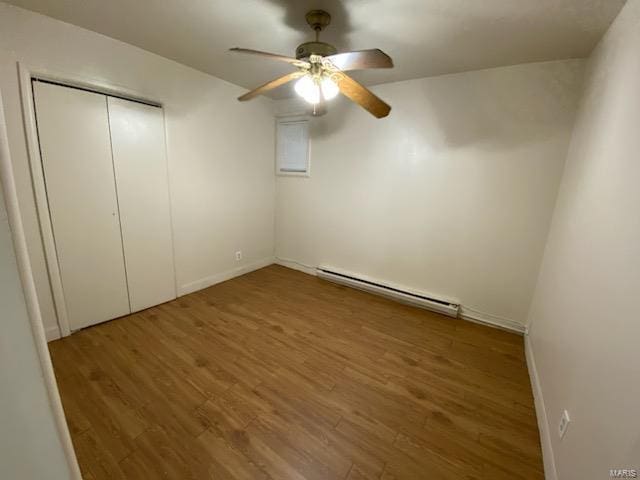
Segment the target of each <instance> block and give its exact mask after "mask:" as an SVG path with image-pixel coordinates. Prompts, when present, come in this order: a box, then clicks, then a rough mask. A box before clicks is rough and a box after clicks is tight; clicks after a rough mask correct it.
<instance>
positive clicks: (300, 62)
mask: <svg viewBox="0 0 640 480" xmlns="http://www.w3.org/2000/svg"><path fill="white" fill-rule="evenodd" d="M229 51H230V52H236V53H245V54H248V55H256V56H259V57H265V58H270V59H271V60H278V61H281V62H287V63H291V64H292V65H296V66H297V65H308V62H305V61H304V60H298V59H297V58H293V57H287V56H285V55H278V54H276V53H268V52H260V51H258V50H251V49H249V48H238V47H234V48H230V49H229Z"/></svg>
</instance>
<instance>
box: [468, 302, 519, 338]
mask: <svg viewBox="0 0 640 480" xmlns="http://www.w3.org/2000/svg"><path fill="white" fill-rule="evenodd" d="M460 318H462V319H463V320H468V321H470V322H474V323H481V324H483V325H488V326H490V327H495V328H500V329H502V330H507V331H509V332H514V333H518V334H520V335H524V334H526V333H527V327H526V326H525V325H522V324H521V323H519V322H516V321H515V320H511V319H510V318H505V317H500V316H498V315H492V314H490V313H484V312H481V311H479V310H475V309H473V308H470V307H466V306H464V305H460Z"/></svg>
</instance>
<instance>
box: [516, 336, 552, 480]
mask: <svg viewBox="0 0 640 480" xmlns="http://www.w3.org/2000/svg"><path fill="white" fill-rule="evenodd" d="M524 352H525V355H526V357H527V369H528V370H529V379H530V380H531V389H532V390H533V400H534V403H535V407H536V418H537V419H538V430H539V431H540V444H541V445H542V460H543V463H544V477H545V479H546V480H558V473H557V471H556V463H555V459H554V456H553V448H552V446H551V432H550V431H549V419H548V417H547V409H546V407H545V405H544V398H543V397H542V388H541V386H540V377H538V370H537V368H536V362H535V359H534V358H533V349H532V348H531V339H530V337H529V335H525V336H524Z"/></svg>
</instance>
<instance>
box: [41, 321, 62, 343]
mask: <svg viewBox="0 0 640 480" xmlns="http://www.w3.org/2000/svg"><path fill="white" fill-rule="evenodd" d="M44 337H45V338H46V339H47V342H52V341H53V340H58V339H59V338H61V337H62V335H60V328H59V327H58V326H57V325H56V326H54V327H47V328H45V329H44Z"/></svg>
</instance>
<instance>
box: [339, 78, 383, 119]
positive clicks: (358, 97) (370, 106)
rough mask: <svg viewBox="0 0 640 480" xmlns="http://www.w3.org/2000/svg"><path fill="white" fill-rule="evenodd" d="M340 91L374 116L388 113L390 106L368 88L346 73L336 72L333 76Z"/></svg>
mask: <svg viewBox="0 0 640 480" xmlns="http://www.w3.org/2000/svg"><path fill="white" fill-rule="evenodd" d="M332 78H334V79H335V81H336V83H337V84H338V87H339V88H340V93H342V94H343V95H344V96H345V97H347V98H348V99H350V100H352V101H353V102H355V103H357V104H358V105H360V106H361V107H362V108H364V109H365V110H367V111H368V112H369V113H371V114H372V115H373V116H374V117H376V118H383V117H386V116H387V115H389V112H390V111H391V107H390V106H389V105H387V104H386V103H385V102H383V101H382V100H380V99H379V98H378V97H376V96H375V95H374V94H373V93H372V92H371V91H370V90H369V89H367V88H365V87H363V86H362V85H360V84H359V83H358V82H356V81H355V80H354V79H353V78H351V77H350V76H349V75H347V74H346V73H343V72H340V73H336V74H335V75H334V77H332Z"/></svg>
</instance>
